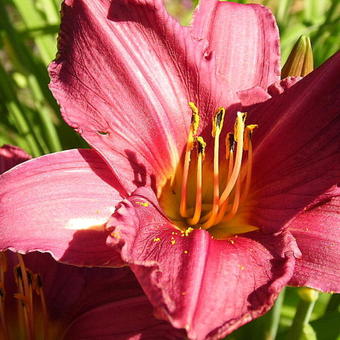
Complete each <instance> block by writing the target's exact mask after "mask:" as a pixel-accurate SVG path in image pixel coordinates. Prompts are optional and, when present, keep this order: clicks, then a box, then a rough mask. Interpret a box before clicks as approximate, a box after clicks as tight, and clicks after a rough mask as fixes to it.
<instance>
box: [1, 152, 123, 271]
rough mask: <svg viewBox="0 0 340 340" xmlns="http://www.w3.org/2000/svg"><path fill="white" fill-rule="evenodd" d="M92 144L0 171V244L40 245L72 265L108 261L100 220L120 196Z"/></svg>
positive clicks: (111, 261)
mask: <svg viewBox="0 0 340 340" xmlns="http://www.w3.org/2000/svg"><path fill="white" fill-rule="evenodd" d="M116 184H117V183H115V182H114V180H113V176H112V172H111V171H110V169H109V167H108V166H107V165H106V163H105V162H104V161H103V160H102V159H101V157H100V156H99V155H98V154H97V153H96V152H95V151H94V150H69V151H64V152H59V153H55V154H50V155H46V156H43V157H40V158H36V159H33V160H30V161H27V162H25V163H23V164H20V165H18V166H17V167H15V168H13V169H12V170H9V171H7V172H6V173H5V174H3V175H2V176H1V177H0V249H1V250H5V249H12V250H14V251H18V252H30V251H34V250H40V251H43V252H44V251H45V252H50V253H52V255H53V256H54V258H55V259H57V260H61V261H63V262H67V263H73V264H77V265H112V264H114V263H116V262H117V261H118V262H119V263H120V261H119V256H118V255H116V254H114V253H112V250H111V249H109V248H108V247H106V245H105V239H106V235H107V234H106V232H105V231H104V224H105V222H106V221H107V219H108V218H109V217H110V215H111V214H112V213H113V211H114V207H115V205H116V204H117V202H118V201H119V200H120V199H121V197H120V195H119V193H118V191H117V189H116V188H118V186H117V185H116Z"/></svg>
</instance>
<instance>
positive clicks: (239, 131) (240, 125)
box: [219, 112, 245, 206]
mask: <svg viewBox="0 0 340 340" xmlns="http://www.w3.org/2000/svg"><path fill="white" fill-rule="evenodd" d="M244 118H245V117H244V114H242V113H241V112H238V113H237V120H236V129H235V130H236V131H235V132H236V133H235V137H236V138H235V139H236V141H237V146H236V156H235V165H234V168H233V172H232V174H231V176H230V179H229V181H228V183H227V186H226V187H225V189H224V191H223V193H222V195H221V197H220V203H219V205H220V206H221V205H222V204H223V203H224V202H225V201H226V199H227V198H228V196H229V195H230V193H231V191H232V190H233V188H234V186H235V184H236V181H237V178H238V176H239V174H240V170H241V165H242V156H243V140H244Z"/></svg>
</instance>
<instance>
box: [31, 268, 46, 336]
mask: <svg viewBox="0 0 340 340" xmlns="http://www.w3.org/2000/svg"><path fill="white" fill-rule="evenodd" d="M34 277H35V283H36V284H35V291H36V293H37V295H38V296H39V297H40V302H41V307H42V316H43V325H44V333H43V334H44V336H43V339H48V334H47V333H48V313H47V306H46V300H45V295H44V290H43V284H42V280H41V276H40V275H39V274H36V275H35V276H34Z"/></svg>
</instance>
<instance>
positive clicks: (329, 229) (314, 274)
mask: <svg viewBox="0 0 340 340" xmlns="http://www.w3.org/2000/svg"><path fill="white" fill-rule="evenodd" d="M288 228H289V230H290V231H291V233H292V234H293V235H294V237H295V238H296V241H297V243H298V246H299V248H300V249H301V252H302V258H300V259H298V260H297V262H296V267H295V271H294V276H293V278H292V279H291V281H290V283H289V284H291V285H294V286H308V287H312V288H316V289H319V290H322V291H327V292H336V293H340V251H339V250H340V188H339V187H333V188H332V189H331V190H329V191H328V192H327V193H326V194H324V195H322V197H319V198H318V199H317V200H316V201H314V202H313V203H311V204H310V205H309V206H308V207H306V208H305V209H304V210H303V211H302V212H301V213H300V214H298V215H297V216H296V217H295V218H294V219H293V220H292V222H291V223H290V224H289V226H288Z"/></svg>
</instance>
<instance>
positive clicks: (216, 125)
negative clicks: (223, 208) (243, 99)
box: [202, 107, 225, 229]
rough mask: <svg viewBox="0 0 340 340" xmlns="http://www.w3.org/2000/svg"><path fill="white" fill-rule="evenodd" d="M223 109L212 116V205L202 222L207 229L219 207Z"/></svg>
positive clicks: (212, 222) (219, 109)
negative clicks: (206, 218)
mask: <svg viewBox="0 0 340 340" xmlns="http://www.w3.org/2000/svg"><path fill="white" fill-rule="evenodd" d="M224 115H225V109H224V108H223V107H220V108H218V110H217V112H216V114H215V116H214V117H213V122H212V125H213V130H212V136H213V137H214V184H213V185H214V187H213V207H212V210H211V212H210V213H209V215H208V216H209V218H208V220H207V222H206V223H204V224H203V226H202V228H204V229H207V228H209V227H210V226H211V225H213V224H214V221H215V218H216V216H217V213H218V209H219V198H220V179H219V166H220V161H219V153H220V152H219V146H220V135H221V131H222V127H223V122H224Z"/></svg>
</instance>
